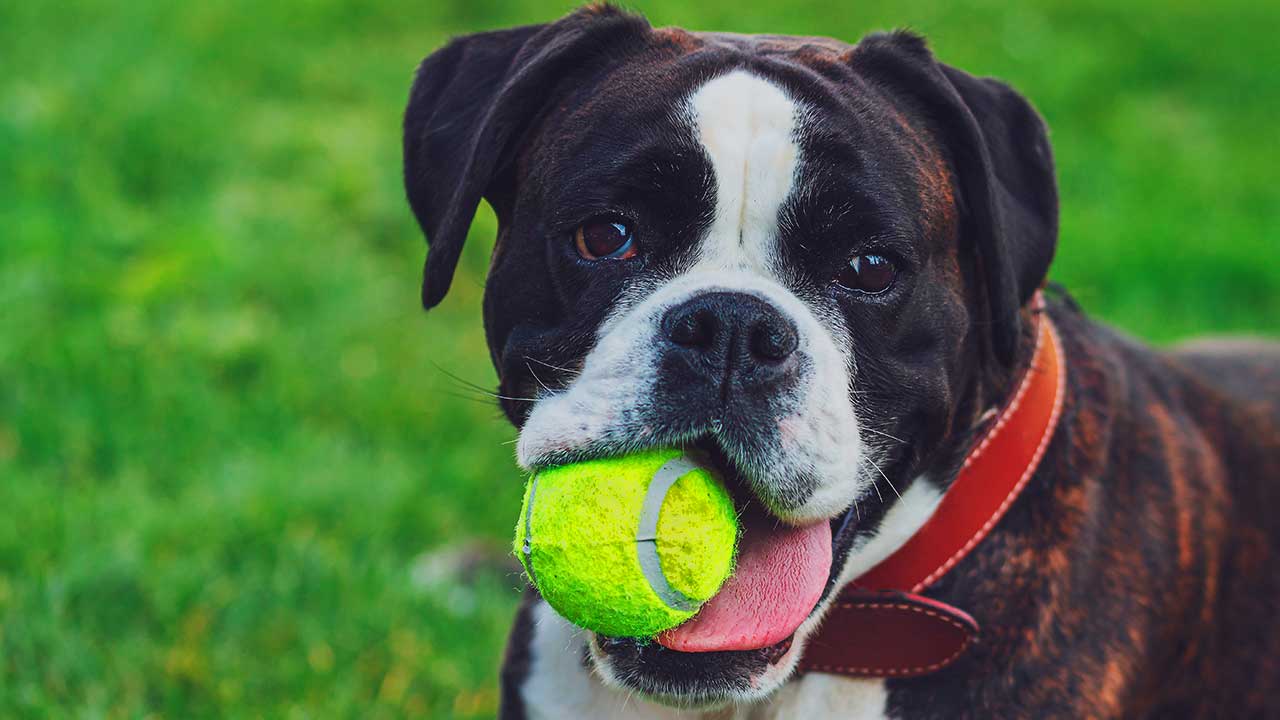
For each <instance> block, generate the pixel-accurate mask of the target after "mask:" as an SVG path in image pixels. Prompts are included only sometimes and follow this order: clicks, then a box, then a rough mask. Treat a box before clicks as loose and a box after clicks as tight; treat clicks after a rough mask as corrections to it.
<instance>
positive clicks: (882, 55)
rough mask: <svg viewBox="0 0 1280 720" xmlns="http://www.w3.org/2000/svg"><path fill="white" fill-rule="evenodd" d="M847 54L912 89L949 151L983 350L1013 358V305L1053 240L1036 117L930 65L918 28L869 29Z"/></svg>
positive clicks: (1003, 94) (990, 85)
mask: <svg viewBox="0 0 1280 720" xmlns="http://www.w3.org/2000/svg"><path fill="white" fill-rule="evenodd" d="M852 60H853V62H854V63H855V65H856V64H862V65H863V67H864V68H865V69H867V70H868V71H870V72H871V73H873V75H872V76H873V77H876V78H885V79H888V80H889V81H890V82H891V83H893V85H894V86H895V87H896V88H897V89H899V90H900V91H905V92H906V93H908V94H909V95H910V96H912V97H913V98H914V99H915V100H916V102H917V104H918V105H919V106H920V107H921V108H922V109H923V110H924V112H925V115H926V117H927V119H928V121H929V122H931V123H932V125H933V127H934V129H935V130H936V131H937V132H938V135H939V139H940V140H941V141H942V142H943V144H944V145H945V146H946V149H947V150H948V151H949V152H950V155H951V160H952V163H953V164H954V170H955V174H956V181H957V184H958V185H959V188H958V190H959V195H960V210H961V217H962V223H961V243H962V247H965V248H972V249H974V250H976V251H977V257H978V267H979V271H980V273H981V274H982V278H981V279H980V281H981V283H982V285H983V286H984V287H985V290H986V292H985V297H986V302H987V312H988V314H989V317H988V320H989V321H990V323H991V325H990V333H989V337H990V341H991V349H992V351H993V352H994V354H995V356H996V358H997V359H998V360H999V361H1000V362H1002V363H1004V364H1005V365H1008V364H1010V363H1012V362H1013V361H1014V355H1015V353H1016V351H1017V346H1018V336H1019V332H1020V327H1019V323H1020V320H1019V310H1020V309H1021V307H1022V306H1023V305H1025V304H1026V303H1027V301H1028V300H1030V299H1031V296H1032V295H1033V294H1034V293H1035V291H1036V290H1038V289H1039V288H1040V287H1041V286H1042V285H1043V284H1044V281H1045V276H1046V275H1047V274H1048V271H1049V263H1050V262H1051V261H1052V260H1053V253H1054V249H1055V248H1056V247H1057V244H1058V187H1057V181H1056V180H1055V178H1054V171H1053V154H1052V151H1051V150H1050V148H1049V137H1048V132H1047V129H1046V128H1045V124H1044V121H1043V120H1041V119H1040V116H1039V115H1038V114H1037V113H1036V111H1035V109H1034V108H1032V107H1031V105H1030V103H1028V102H1027V101H1026V100H1025V99H1024V98H1023V97H1022V96H1021V95H1019V94H1018V93H1017V92H1015V91H1014V90H1013V89H1011V88H1010V87H1009V86H1008V85H1005V84H1004V83H1002V82H1000V81H998V80H992V79H989V78H976V77H973V76H972V75H969V74H968V73H965V72H963V71H961V70H957V69H955V68H952V67H949V66H946V65H943V64H941V63H939V62H937V61H936V60H935V59H934V57H933V54H932V53H931V52H930V51H929V49H928V47H927V46H926V45H925V42H924V40H923V39H921V38H920V37H919V36H916V35H912V34H909V33H902V32H897V33H889V34H880V35H873V36H870V37H868V38H867V39H866V40H863V42H862V43H860V44H859V45H858V48H857V50H856V51H855V53H854V55H853V59H852Z"/></svg>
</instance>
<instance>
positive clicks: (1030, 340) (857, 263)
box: [404, 5, 1280, 720]
mask: <svg viewBox="0 0 1280 720" xmlns="http://www.w3.org/2000/svg"><path fill="white" fill-rule="evenodd" d="M404 161H405V165H404V181H405V187H406V193H407V196H408V200H409V203H410V205H411V207H412V210H413V212H414V213H415V216H416V218H417V220H418V222H419V223H420V225H421V227H422V229H423V231H424V233H425V235H426V237H427V240H428V243H429V252H428V256H427V261H426V265H425V269H424V280H423V286H422V302H423V304H424V306H425V307H426V308H431V307H433V306H435V305H436V304H438V303H439V302H440V301H441V299H442V298H443V297H444V296H445V294H446V292H447V290H448V288H449V285H450V282H451V278H452V275H453V273H454V269H455V266H456V264H457V262H458V258H459V253H460V251H461V248H462V246H463V242H464V239H465V237H466V235H467V232H468V228H469V226H470V223H471V221H472V219H473V216H474V214H475V212H476V210H477V207H478V205H479V202H480V201H481V199H485V200H487V202H488V203H489V204H490V205H491V206H492V207H493V210H494V212H495V213H496V216H497V221H498V232H497V240H496V244H495V247H494V250H493V255H492V261H491V266H490V270H489V276H488V281H487V284H486V286H485V292H484V324H485V331H486V334H487V339H488V344H489V348H490V351H491V358H492V361H493V364H494V366H495V367H496V369H497V373H498V377H499V379H500V385H499V386H500V396H501V398H502V399H501V406H502V409H503V411H504V413H505V415H506V416H507V417H508V418H509V419H510V421H511V422H512V423H513V424H514V425H515V426H516V427H517V428H519V439H518V445H517V456H518V461H519V464H520V465H521V466H523V467H524V468H525V469H526V470H530V471H532V470H536V469H537V468H540V467H545V466H548V465H553V464H558V463H563V462H569V461H574V460H580V459H584V458H589V457H597V456H605V455H614V454H621V453H625V452H631V451H634V450H637V449H641V448H645V447H652V446H672V445H675V446H680V447H684V448H686V449H687V450H688V452H690V453H691V454H696V455H698V456H699V457H700V458H702V461H703V462H705V463H707V464H709V465H711V466H712V467H714V468H715V469H716V470H717V471H718V473H719V474H720V475H722V476H723V477H725V478H726V482H727V483H728V484H729V486H730V488H731V492H732V493H733V494H734V497H735V501H737V502H739V503H740V504H741V507H743V508H745V509H744V511H743V512H744V517H746V518H747V521H744V522H745V523H746V526H747V529H746V531H745V533H744V536H743V541H742V542H743V543H744V546H745V544H746V543H748V542H754V543H757V545H764V546H768V547H769V548H771V551H776V552H777V553H781V554H782V555H785V556H786V557H787V563H791V564H793V565H794V564H799V565H803V566H804V567H806V568H808V569H813V567H814V565H815V563H816V564H819V568H818V569H819V570H820V571H821V581H820V585H819V586H818V587H817V588H816V591H817V592H816V596H817V597H818V600H817V601H816V602H815V601H813V600H812V599H808V600H803V601H802V600H799V599H797V597H798V595H796V593H797V592H799V590H798V589H795V588H791V587H790V586H789V583H791V579H792V577H791V575H788V573H789V572H792V571H791V570H788V569H787V568H786V567H781V566H780V567H778V568H775V569H776V570H777V577H775V578H774V579H773V580H765V581H761V582H763V583H764V584H763V585H762V586H761V587H759V588H757V589H756V590H758V591H759V592H757V593H756V594H755V595H754V596H751V598H750V602H747V601H743V600H741V598H739V599H738V600H737V601H736V602H738V603H739V606H738V607H736V608H730V610H731V611H733V612H737V613H738V615H737V617H738V619H740V620H742V622H745V623H746V625H747V626H748V627H747V629H746V630H742V628H738V630H742V631H741V632H739V633H738V634H737V635H736V636H735V638H736V639H733V640H728V639H726V637H727V636H726V635H724V634H723V633H721V634H717V633H715V632H712V631H707V630H706V629H705V627H704V628H703V629H702V630H700V631H697V632H691V633H687V634H686V638H685V639H686V640H690V637H689V636H692V640H690V641H691V642H694V645H696V648H695V649H696V651H692V650H687V649H686V650H681V649H679V648H680V647H685V648H689V647H693V645H685V646H677V647H675V648H673V647H671V646H670V645H671V644H672V643H670V642H656V643H655V642H647V641H638V640H634V639H625V638H607V637H600V636H597V635H594V634H592V633H589V632H586V631H583V630H579V629H577V628H574V627H573V626H571V625H570V624H568V623H567V622H566V621H564V620H563V619H561V618H560V617H559V616H557V615H556V613H555V612H554V611H553V610H552V609H551V608H550V607H549V606H547V605H546V604H545V603H544V602H543V601H541V600H540V599H539V597H538V595H537V593H536V591H534V590H532V589H530V590H529V591H528V592H527V593H526V595H525V598H524V601H523V603H522V605H521V608H520V610H519V611H518V615H517V618H516V621H515V625H514V628H513V630H512V632H511V636H510V640H509V644H508V648H507V651H506V657H505V661H504V665H503V668H502V672H501V683H502V690H501V711H500V715H501V717H502V718H508V719H513V720H514V719H516V718H676V717H681V718H683V717H712V718H791V717H799V718H808V719H810V720H819V719H820V718H837V717H839V718H889V717H892V718H957V717H959V718H965V717H974V718H979V717H980V718H991V717H1003V718H1008V717H1030V718H1047V717H1069V718H1078V717H1096V718H1104V717H1105V718H1133V717H1179V718H1181V717H1239V718H1244V717H1280V695H1277V693H1275V692H1274V691H1275V690H1276V689H1277V688H1280V621H1277V619H1276V616H1277V613H1280V599H1278V598H1280V519H1277V514H1278V510H1277V509H1278V508H1280V345H1276V344H1268V343H1266V342H1263V341H1254V340H1218V341H1212V340H1211V341H1201V342H1199V343H1195V344H1191V345H1186V346H1180V347H1176V348H1173V349H1169V350H1155V349H1151V348H1148V347H1145V346H1143V345H1142V344H1140V343H1138V342H1135V341H1133V340H1131V339H1129V338H1126V337H1124V336H1123V335H1120V334H1118V333H1116V332H1114V331H1112V330H1110V329H1107V328H1106V327H1104V326H1102V325H1100V324H1098V323H1096V322H1094V321H1092V320H1090V319H1089V318H1087V317H1086V316H1085V315H1084V314H1083V312H1082V311H1081V310H1080V309H1079V308H1078V307H1077V306H1076V305H1075V304H1074V303H1073V302H1072V301H1071V300H1070V297H1069V296H1067V295H1065V293H1063V292H1059V293H1053V292H1050V291H1048V290H1046V289H1045V285H1046V274H1047V272H1048V268H1049V265H1050V262H1051V260H1052V258H1053V256H1054V253H1055V249H1056V244H1057V233H1058V196H1057V189H1056V181H1055V177H1054V165H1053V158H1052V153H1051V149H1050V144H1049V141H1048V137H1047V131H1046V126H1045V124H1044V122H1043V121H1042V119H1041V117H1040V116H1039V115H1038V114H1037V112H1036V111H1035V110H1034V109H1033V108H1032V106H1031V105H1030V104H1029V103H1028V102H1027V101H1026V100H1025V99H1024V98H1023V97H1022V96H1020V95H1019V94H1018V93H1016V92H1015V91H1014V90H1012V89H1010V88H1009V87H1008V86H1006V85H1005V84H1003V83H1001V82H999V81H996V80H992V79H982V78H977V77H974V76H971V75H969V74H967V73H965V72H963V71H961V70H958V69H956V68H953V67H949V66H947V65H945V64H942V63H941V62H939V61H938V60H936V59H935V57H934V56H933V54H932V53H931V51H930V50H929V48H928V47H927V45H926V43H925V41H924V40H923V39H922V38H920V37H918V36H917V35H914V34H910V33H906V32H892V33H885V34H873V35H870V36H867V37H865V38H863V39H862V40H861V41H860V42H859V43H858V44H856V45H847V44H845V43H842V42H838V41H835V40H831V39H826V38H818V37H782V36H746V35H734V34H722V33H694V32H687V31H684V30H681V29H678V28H654V27H651V26H650V25H649V24H648V23H647V21H646V20H644V19H643V18H642V17H641V16H638V15H635V14H631V13H628V12H624V11H622V10H619V9H615V8H613V7H610V6H606V5H598V6H589V7H586V8H582V9H580V10H578V11H576V12H574V13H572V14H570V15H568V16H567V17H565V18H563V19H561V20H559V21H556V22H552V23H549V24H544V25H534V26H528V27H519V28H515V29H509V30H499V31H494V32H484V33H480V34H475V35H469V36H465V37H460V38H457V39H454V40H452V41H451V42H449V43H448V44H447V45H446V46H444V47H443V48H442V49H440V50H438V51H436V52H434V53H432V54H431V55H429V56H428V57H427V58H426V59H425V61H424V62H423V63H422V65H421V66H420V68H419V69H418V72H417V75H416V77H415V80H414V82H413V86H412V89H411V91H410V97H409V101H408V107H407V109H406V112H405V116H404ZM1042 298H1043V299H1042ZM1049 325H1051V326H1052V328H1053V334H1052V337H1053V339H1054V342H1055V343H1056V344H1055V347H1056V348H1057V352H1058V353H1059V354H1060V356H1061V363H1062V366H1063V368H1064V369H1063V370H1062V373H1061V377H1060V379H1059V383H1058V385H1055V386H1054V388H1055V390H1054V391H1055V392H1058V395H1056V396H1055V397H1056V400H1055V402H1056V404H1055V405H1054V407H1053V412H1054V415H1053V416H1052V420H1051V421H1050V422H1049V424H1047V425H1045V434H1044V437H1043V442H1042V443H1041V446H1039V447H1038V448H1037V454H1036V456H1035V458H1034V461H1033V462H1032V463H1031V464H1030V465H1027V467H1026V469H1025V471H1024V475H1025V477H1023V478H1021V481H1020V482H1022V483H1024V485H1019V486H1018V488H1017V489H1016V490H1015V491H1014V492H1013V494H1011V495H1010V496H1009V499H1008V500H1007V501H1006V502H1004V503H1003V505H1002V507H1001V508H1000V513H999V514H998V515H996V516H993V518H992V520H991V521H989V522H988V523H987V524H986V526H985V527H984V529H983V534H982V535H979V536H975V537H974V538H973V540H972V541H971V542H970V543H968V544H967V546H966V548H964V550H965V553H964V554H963V557H962V558H961V557H960V556H959V555H957V556H956V557H955V558H953V562H952V563H950V564H949V565H948V568H949V569H948V572H946V574H945V575H943V576H942V577H941V578H940V579H937V580H936V581H935V582H933V583H932V584H930V585H929V586H928V587H927V589H926V590H924V591H923V592H924V593H925V594H927V596H928V599H929V602H937V603H943V604H946V605H947V606H954V607H955V608H962V609H963V611H964V613H967V614H968V616H971V618H972V619H973V621H974V626H975V627H980V628H981V629H980V631H979V633H980V634H979V636H978V639H977V641H976V642H974V643H973V644H972V646H970V647H968V648H967V650H966V651H965V652H964V653H963V655H959V656H958V658H957V659H954V661H952V662H949V664H946V666H945V667H942V663H939V664H937V669H936V671H932V672H925V673H922V674H913V675H911V676H908V675H901V676H894V675H892V674H890V675H889V676H887V677H875V676H871V677H856V676H855V677H849V676H846V675H843V674H840V673H833V672H813V671H810V672H803V673H802V672H801V670H803V669H804V668H803V667H802V661H803V657H804V653H805V652H806V650H805V648H806V645H807V644H808V645H811V646H812V643H813V638H814V637H815V636H816V634H817V633H820V632H823V620H824V619H829V618H828V617H827V616H829V615H830V613H831V612H833V611H832V607H833V605H834V604H835V603H836V598H837V597H838V595H839V594H840V592H841V591H842V589H844V588H845V587H846V585H849V584H850V582H851V581H852V580H853V579H855V578H858V577H859V576H861V575H862V573H864V572H866V571H867V569H868V568H870V567H873V566H875V565H876V563H878V562H881V561H883V560H884V559H885V558H887V557H890V556H891V555H892V554H893V553H895V552H896V551H899V550H900V548H902V547H903V546H904V544H905V543H907V542H908V541H909V540H910V539H911V538H912V537H913V536H915V535H917V534H918V533H920V532H921V529H922V527H926V526H927V523H929V522H930V518H931V517H933V516H934V515H935V514H937V513H941V512H942V511H941V510H939V508H940V507H941V506H943V505H945V504H946V502H948V501H952V500H953V499H954V501H955V502H957V503H963V502H965V501H966V498H965V497H962V495H963V494H964V493H962V492H961V491H960V490H959V489H957V491H956V493H954V494H949V492H948V491H949V490H950V489H952V486H953V483H955V482H957V481H956V480H955V479H956V477H957V475H958V474H959V473H960V472H961V471H962V468H963V467H965V463H966V458H971V457H972V456H973V453H974V447H975V445H976V444H977V443H979V441H980V438H983V437H984V436H985V434H986V433H988V432H994V430H992V425H993V423H994V424H999V421H995V420H994V418H997V417H1001V416H1003V415H1004V414H1007V413H1008V411H1009V409H1010V408H1012V407H1013V406H1014V405H1016V404H1017V402H1016V400H1017V398H1015V397H1013V396H1014V395H1015V392H1017V391H1015V388H1017V387H1019V383H1020V382H1021V380H1020V379H1021V378H1023V377H1026V376H1028V373H1031V372H1033V371H1035V370H1036V367H1037V366H1038V363H1039V361H1038V360H1036V358H1038V357H1039V355H1038V353H1039V352H1040V350H1039V349H1038V348H1039V344H1038V343H1039V342H1040V341H1039V340H1038V338H1039V337H1040V336H1041V331H1039V330H1037V328H1039V327H1041V326H1045V327H1048V326H1049ZM1046 337H1047V335H1046ZM983 442H985V441H983ZM976 482H978V483H979V484H978V485H976V486H975V485H970V486H966V487H981V484H980V483H981V482H982V479H981V478H979V479H978V480H977V481H976ZM965 492H966V493H967V492H970V491H968V490H966V491H965ZM753 513H754V515H753ZM752 517H754V520H751V518H752ZM996 517H998V522H996V521H995V519H996ZM800 536H803V537H805V538H808V540H806V541H805V542H806V543H808V542H809V541H810V540H812V538H815V537H816V538H819V539H821V540H822V541H823V542H828V540H827V538H829V545H830V547H829V551H828V548H827V547H826V546H821V547H820V550H821V552H817V551H814V552H811V550H812V548H813V547H814V546H813V545H812V544H811V543H810V544H806V545H804V546H803V547H804V548H805V549H804V550H803V551H801V550H797V549H796V548H797V547H801V546H799V545H793V544H789V543H793V542H794V543H798V542H800V541H799V540H794V538H796V537H800ZM979 540H980V541H979ZM969 546H971V547H969ZM788 553H789V554H788ZM740 562H742V561H740ZM785 564H786V563H784V565H785ZM828 565H829V567H828ZM779 578H780V579H779ZM807 589H809V590H814V589H815V588H812V587H809V588H807ZM793 591H794V592H793ZM722 594H723V593H722ZM903 597H905V596H903ZM712 602H713V603H714V602H717V600H716V599H713V600H712ZM725 602H726V603H728V602H730V601H725ZM744 603H745V604H744ZM751 603H754V604H751ZM930 614H932V613H930ZM704 625H705V624H704ZM779 635H785V637H784V638H782V639H781V640H779V639H778V636H779ZM910 640H911V638H910V637H904V639H903V642H908V641H910ZM698 643H700V644H698ZM851 643H852V644H855V645H856V644H857V638H856V637H855V638H853V639H852V640H851ZM811 649H812V648H811ZM871 650H875V648H871ZM798 668H799V669H798ZM855 675H856V673H855Z"/></svg>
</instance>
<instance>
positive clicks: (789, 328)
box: [750, 318, 800, 362]
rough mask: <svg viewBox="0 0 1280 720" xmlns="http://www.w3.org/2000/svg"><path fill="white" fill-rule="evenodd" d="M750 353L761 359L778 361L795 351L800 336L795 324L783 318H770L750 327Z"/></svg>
mask: <svg viewBox="0 0 1280 720" xmlns="http://www.w3.org/2000/svg"><path fill="white" fill-rule="evenodd" d="M750 343H751V345H750V348H751V354H752V355H755V356H756V357H758V358H760V359H762V360H770V361H773V362H779V361H782V360H786V359H787V358H788V357H790V356H791V353H793V352H795V351H796V347H798V346H799V344H800V337H799V335H797V333H796V329H795V326H793V325H792V324H791V323H790V322H787V321H786V320H784V319H783V318H770V319H767V320H762V321H760V322H757V323H756V324H755V327H753V328H752V329H751V340H750Z"/></svg>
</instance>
